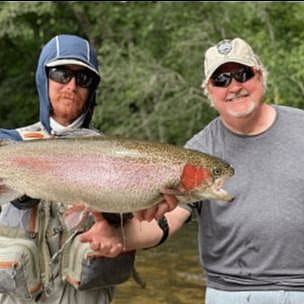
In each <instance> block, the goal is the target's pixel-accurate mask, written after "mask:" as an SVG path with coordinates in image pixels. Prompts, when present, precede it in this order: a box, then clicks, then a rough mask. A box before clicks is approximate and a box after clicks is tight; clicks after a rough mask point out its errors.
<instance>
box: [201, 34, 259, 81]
mask: <svg viewBox="0 0 304 304" xmlns="http://www.w3.org/2000/svg"><path fill="white" fill-rule="evenodd" d="M227 62H236V63H240V64H244V65H247V66H250V67H257V68H259V69H260V68H263V65H262V63H261V61H260V59H259V57H258V56H257V55H256V54H255V53H254V51H253V49H252V48H251V46H250V45H249V44H248V43H247V42H245V41H244V40H243V39H241V38H234V39H232V40H229V39H224V40H222V41H220V42H219V43H217V44H216V45H214V46H212V47H210V48H209V49H208V50H207V51H206V53H205V60H204V72H205V80H204V81H203V84H202V87H205V86H206V84H207V82H208V80H209V78H210V77H211V76H212V74H213V73H214V72H215V70H216V69H217V68H218V67H220V66H221V65H223V64H224V63H227Z"/></svg>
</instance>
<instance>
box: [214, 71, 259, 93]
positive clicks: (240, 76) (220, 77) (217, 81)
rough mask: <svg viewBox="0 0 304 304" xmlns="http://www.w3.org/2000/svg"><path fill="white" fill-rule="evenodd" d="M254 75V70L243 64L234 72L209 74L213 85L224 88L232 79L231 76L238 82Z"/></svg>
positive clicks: (242, 81)
mask: <svg viewBox="0 0 304 304" xmlns="http://www.w3.org/2000/svg"><path fill="white" fill-rule="evenodd" d="M253 76H254V71H253V69H252V68H251V67H248V66H243V67H241V68H240V69H239V70H238V71H235V72H224V73H220V74H217V73H215V74H214V75H212V76H211V83H212V85H213V86H215V87H221V88H226V87H228V86H229V84H230V83H231V81H232V78H233V79H235V80H236V81H238V82H241V83H244V82H246V81H248V80H249V79H251V78H252V77H253Z"/></svg>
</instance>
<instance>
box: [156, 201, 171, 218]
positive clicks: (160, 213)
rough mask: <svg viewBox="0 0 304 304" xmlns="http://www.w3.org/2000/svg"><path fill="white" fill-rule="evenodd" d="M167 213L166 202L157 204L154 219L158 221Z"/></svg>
mask: <svg viewBox="0 0 304 304" xmlns="http://www.w3.org/2000/svg"><path fill="white" fill-rule="evenodd" d="M168 211H169V206H168V204H167V202H166V201H165V200H164V201H162V202H160V203H159V204H158V208H157V210H156V212H155V214H154V218H155V219H157V220H158V219H160V218H161V217H162V216H163V215H164V214H165V213H166V212H168Z"/></svg>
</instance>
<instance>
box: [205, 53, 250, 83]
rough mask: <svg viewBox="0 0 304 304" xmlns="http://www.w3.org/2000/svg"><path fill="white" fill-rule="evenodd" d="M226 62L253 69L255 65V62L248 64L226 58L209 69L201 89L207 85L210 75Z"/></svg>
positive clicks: (243, 61)
mask: <svg viewBox="0 0 304 304" xmlns="http://www.w3.org/2000/svg"><path fill="white" fill-rule="evenodd" d="M228 62H235V63H239V64H243V65H247V66H250V67H254V66H256V63H255V62H250V61H246V60H241V59H238V58H235V59H234V58H231V57H230V58H227V59H226V60H222V61H221V62H218V63H217V64H216V65H214V66H213V67H212V69H210V71H209V73H208V75H206V78H205V80H204V81H203V83H202V87H205V86H206V85H207V83H208V80H209V79H210V77H211V76H212V74H213V73H214V72H215V71H216V70H217V69H218V68H219V67H220V66H221V65H223V64H225V63H228Z"/></svg>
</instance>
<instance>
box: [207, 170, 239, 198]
mask: <svg viewBox="0 0 304 304" xmlns="http://www.w3.org/2000/svg"><path fill="white" fill-rule="evenodd" d="M230 176H231V175H230V174H229V175H225V176H222V177H220V178H218V179H217V180H215V182H214V185H213V186H212V187H211V188H212V191H213V192H214V193H215V195H216V196H218V197H219V198H220V199H221V200H223V201H226V202H232V201H233V200H234V197H233V196H232V195H230V194H229V193H228V192H227V191H226V190H225V189H224V188H223V187H224V184H225V182H226V180H227V179H228V178H229V177H230Z"/></svg>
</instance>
